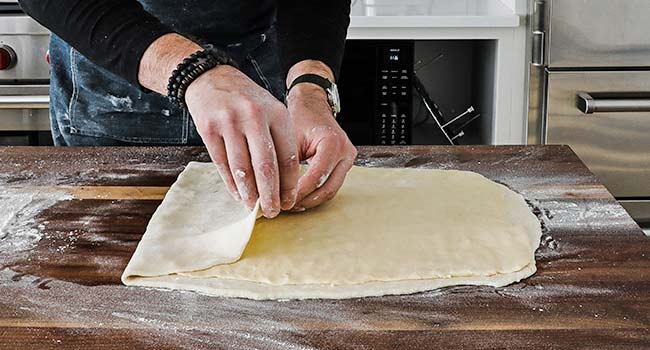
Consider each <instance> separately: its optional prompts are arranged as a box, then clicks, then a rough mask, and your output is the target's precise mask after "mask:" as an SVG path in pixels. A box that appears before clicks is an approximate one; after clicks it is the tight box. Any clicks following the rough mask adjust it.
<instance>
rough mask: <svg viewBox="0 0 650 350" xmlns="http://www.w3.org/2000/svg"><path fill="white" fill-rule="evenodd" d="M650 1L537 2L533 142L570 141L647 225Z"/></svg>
mask: <svg viewBox="0 0 650 350" xmlns="http://www.w3.org/2000/svg"><path fill="white" fill-rule="evenodd" d="M648 5H649V3H648V1H647V0H618V1H611V0H590V1H575V0H533V2H532V6H531V9H532V16H531V21H530V27H531V28H530V29H531V46H532V48H533V50H532V56H533V57H532V63H531V67H530V98H529V118H528V119H529V123H528V134H529V143H548V144H558V143H561V144H568V145H570V146H571V147H572V148H573V150H574V151H575V152H576V153H577V154H578V156H579V157H580V158H581V159H582V160H583V161H584V162H585V163H586V164H587V166H588V167H589V169H590V170H592V172H594V174H595V175H596V176H597V177H598V178H599V179H600V180H601V181H602V182H603V184H605V186H606V187H607V188H608V189H609V190H610V191H611V192H612V194H614V196H616V198H617V199H618V200H619V201H620V202H621V204H623V206H624V207H625V208H626V209H627V210H628V211H629V212H630V214H631V215H632V216H633V217H634V218H635V219H636V220H637V221H639V222H640V223H642V224H648V223H650V38H649V37H648V32H649V31H650V21H648V18H650V6H648Z"/></svg>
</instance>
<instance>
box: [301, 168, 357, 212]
mask: <svg viewBox="0 0 650 350" xmlns="http://www.w3.org/2000/svg"><path fill="white" fill-rule="evenodd" d="M353 164H354V161H351V160H342V161H341V162H339V163H338V165H337V166H336V167H335V168H334V170H333V171H332V173H331V175H330V176H329V179H328V180H327V181H326V182H325V184H324V185H323V186H322V187H320V188H318V189H317V190H316V191H314V192H312V193H310V194H309V195H307V197H305V198H304V199H303V200H302V201H301V202H299V203H298V204H297V205H296V207H295V209H294V210H296V211H302V210H305V209H310V208H314V207H316V206H319V205H321V204H323V203H325V202H327V201H329V200H330V199H332V198H334V196H335V195H336V193H337V192H338V190H339V189H340V188H341V186H342V185H343V182H344V181H345V175H346V174H347V173H348V171H349V170H350V168H352V165H353Z"/></svg>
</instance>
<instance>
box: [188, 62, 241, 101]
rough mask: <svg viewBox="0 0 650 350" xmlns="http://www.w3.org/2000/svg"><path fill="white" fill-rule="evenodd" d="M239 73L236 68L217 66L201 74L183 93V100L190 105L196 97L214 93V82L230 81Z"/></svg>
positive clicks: (224, 65) (225, 65)
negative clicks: (208, 92)
mask: <svg viewBox="0 0 650 350" xmlns="http://www.w3.org/2000/svg"><path fill="white" fill-rule="evenodd" d="M237 72H239V71H238V70H237V68H235V67H233V66H230V65H227V64H223V65H218V66H216V67H214V68H212V69H210V70H208V71H207V72H205V73H203V74H201V75H200V76H199V77H198V78H196V79H194V81H193V82H192V83H191V84H190V85H189V86H188V87H187V90H186V92H185V99H186V101H187V104H188V105H189V104H192V101H193V100H196V97H198V96H200V95H201V94H202V93H204V92H206V91H214V90H216V89H218V87H217V86H215V83H216V82H223V81H228V80H229V79H231V77H232V76H233V74H236V73H237Z"/></svg>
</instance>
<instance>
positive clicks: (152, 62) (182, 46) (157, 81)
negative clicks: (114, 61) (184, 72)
mask: <svg viewBox="0 0 650 350" xmlns="http://www.w3.org/2000/svg"><path fill="white" fill-rule="evenodd" d="M200 49H201V46H199V45H198V44H197V43H195V42H193V41H191V40H189V39H187V38H185V37H183V36H181V35H179V34H175V33H171V34H165V35H163V36H161V37H160V38H158V39H156V40H155V41H154V42H153V43H151V45H149V47H148V48H147V50H146V51H145V52H144V54H143V55H142V58H141V59H140V69H139V73H138V80H139V82H140V84H141V85H142V86H144V87H146V88H147V89H149V90H152V91H155V92H158V93H160V94H163V95H166V94H167V83H168V81H169V77H170V76H171V74H172V72H173V71H174V69H176V66H177V65H178V64H179V63H181V62H182V61H183V59H185V58H186V57H188V56H190V55H191V54H192V53H194V52H196V51H198V50H200Z"/></svg>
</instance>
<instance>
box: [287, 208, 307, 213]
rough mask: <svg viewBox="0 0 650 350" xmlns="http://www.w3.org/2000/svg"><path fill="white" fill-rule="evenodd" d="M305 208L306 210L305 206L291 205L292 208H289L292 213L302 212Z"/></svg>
mask: <svg viewBox="0 0 650 350" xmlns="http://www.w3.org/2000/svg"><path fill="white" fill-rule="evenodd" d="M305 210H306V209H305V207H293V209H291V211H292V212H294V213H300V212H303V211H305Z"/></svg>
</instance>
